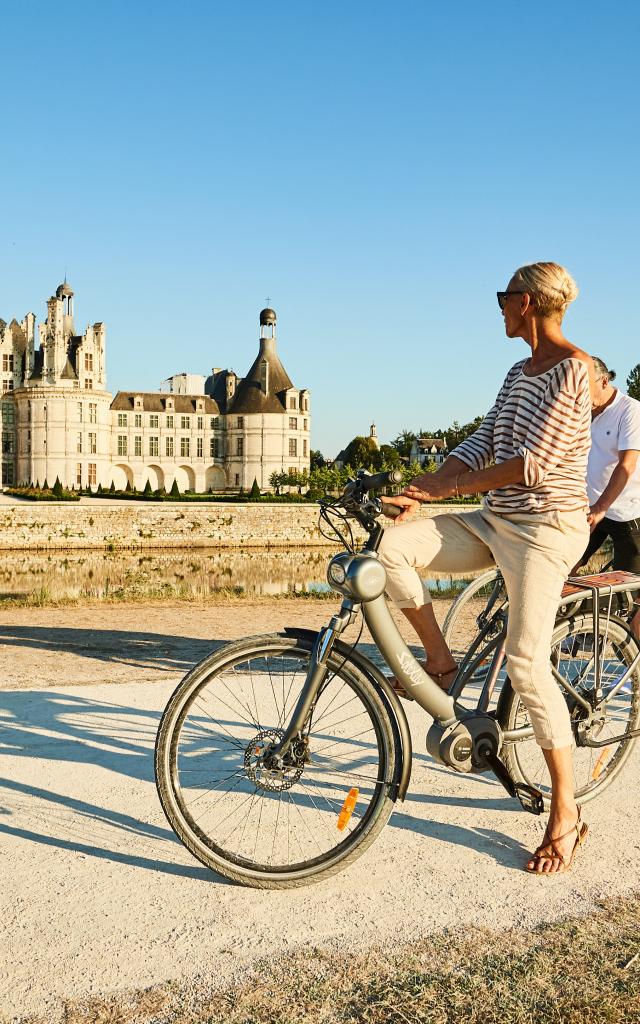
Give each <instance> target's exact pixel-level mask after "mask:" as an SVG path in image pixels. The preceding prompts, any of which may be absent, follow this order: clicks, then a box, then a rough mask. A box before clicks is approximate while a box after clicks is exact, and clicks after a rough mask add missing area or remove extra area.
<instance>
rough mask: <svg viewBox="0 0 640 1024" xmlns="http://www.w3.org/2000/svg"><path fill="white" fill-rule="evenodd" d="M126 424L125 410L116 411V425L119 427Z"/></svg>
mask: <svg viewBox="0 0 640 1024" xmlns="http://www.w3.org/2000/svg"><path fill="white" fill-rule="evenodd" d="M126 425H127V414H126V412H119V413H118V426H119V427H126Z"/></svg>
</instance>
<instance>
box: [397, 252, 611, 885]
mask: <svg viewBox="0 0 640 1024" xmlns="http://www.w3.org/2000/svg"><path fill="white" fill-rule="evenodd" d="M577 294H578V289H577V286H576V284H575V281H574V280H573V278H572V277H571V275H570V274H569V273H568V271H567V270H565V269H564V267H561V266H559V265H558V264H557V263H534V264H531V265H528V266H524V267H520V269H519V270H517V271H516V272H515V274H514V275H513V276H512V278H511V280H510V281H509V283H508V285H507V287H506V289H505V291H501V292H498V293H497V295H498V304H499V306H500V310H501V311H502V315H503V317H504V327H505V332H506V335H507V337H508V338H522V339H523V340H524V341H525V342H526V344H527V345H528V346H529V347H530V349H531V352H530V354H529V356H528V357H527V358H525V359H522V360H520V361H519V362H517V363H516V364H515V365H514V366H513V367H512V368H511V369H510V370H509V372H508V374H507V376H506V378H505V380H504V383H503V384H502V387H501V388H500V391H499V392H498V396H497V398H496V402H495V404H494V406H493V408H492V409H491V410H490V412H489V413H488V414H487V416H486V417H485V419H484V420H483V422H482V424H481V425H480V427H479V428H478V430H477V431H476V432H475V434H473V435H472V436H471V437H469V438H467V440H465V441H464V442H463V443H462V444H461V445H459V446H458V448H456V449H455V451H454V452H452V454H451V455H450V456H449V458H448V459H447V460H446V462H445V463H444V465H443V466H442V467H441V468H440V469H439V470H438V471H437V472H436V473H427V474H425V475H423V476H420V477H417V478H416V479H415V480H414V481H413V482H412V484H411V485H410V486H409V487H407V488H406V489H405V491H404V492H403V494H401V495H399V496H395V497H393V498H385V499H383V501H385V502H386V503H389V504H392V505H396V506H397V505H399V506H401V509H402V511H401V513H400V515H398V517H397V519H396V523H395V525H394V527H393V528H391V529H388V530H386V531H385V535H384V539H383V541H382V544H381V547H380V558H381V561H382V563H383V565H384V567H385V569H386V572H387V579H388V585H387V592H388V594H389V596H390V597H391V599H392V600H393V601H394V602H395V603H396V604H397V605H398V607H400V608H401V609H402V612H403V613H404V615H405V616H406V618H407V619H408V620H409V622H410V623H411V625H412V626H413V627H414V629H415V630H416V632H417V634H418V636H419V638H420V640H421V642H422V644H423V645H424V649H425V655H426V658H427V662H428V669H429V674H430V675H431V677H432V678H436V679H437V680H438V681H439V682H440V685H442V686H443V687H444V688H445V689H448V688H449V686H450V685H451V683H452V681H453V678H454V676H455V672H456V665H455V662H454V661H453V657H452V655H451V652H450V651H449V649H448V647H447V645H446V643H445V641H444V639H443V636H442V633H441V631H440V628H439V626H438V624H437V622H436V619H435V615H434V613H433V608H432V605H431V597H430V595H429V592H428V590H427V589H426V587H425V586H424V585H423V583H422V581H421V578H420V576H419V575H418V571H417V570H418V569H424V568H427V567H429V568H431V569H432V570H434V571H436V572H465V571H481V570H483V569H486V568H489V567H490V566H493V565H497V566H498V567H499V568H500V570H501V572H502V575H503V577H504V580H505V584H506V589H507V595H508V599H509V621H508V629H507V637H506V652H507V662H508V666H507V670H508V673H509V678H510V679H511V683H512V685H513V687H514V689H515V690H516V691H517V693H518V694H519V695H520V697H521V699H522V701H523V703H524V704H525V705H526V707H527V709H528V711H529V715H530V718H531V724H532V726H533V729H534V732H535V737H536V741H537V743H538V745H539V746H540V747H541V749H542V752H543V755H544V758H545V761H546V764H547V767H548V770H549V774H550V776H551V785H552V798H551V806H550V813H549V820H548V823H547V828H546V831H545V835H544V838H543V842H542V844H541V845H540V846H539V847H538V849H537V850H536V851H535V852H534V853H533V855H532V856H531V858H530V859H529V861H528V863H527V869H528V870H529V871H532V872H535V873H538V874H552V873H557V872H561V871H566V870H567V869H568V868H569V867H570V866H571V864H572V862H573V857H574V854H575V852H576V850H577V848H578V846H579V845H581V844H582V842H583V841H584V839H585V838H586V834H587V826H586V824H584V823H583V822H582V821H581V818H580V812H579V810H578V807H577V805H576V802H575V799H574V787H573V771H572V742H573V740H572V732H571V725H570V719H569V711H568V708H567V705H566V702H565V700H564V697H563V696H562V693H561V691H560V688H559V687H558V685H557V684H556V683H555V681H554V679H553V676H552V672H551V668H550V663H549V651H550V645H551V636H552V631H553V625H554V621H555V616H556V611H557V607H558V601H559V598H560V593H561V590H562V586H563V583H564V581H565V579H566V577H567V575H568V573H569V571H570V569H571V567H572V566H573V565H575V563H576V562H577V560H578V558H579V557H580V555H581V554H582V552H583V551H584V549H585V547H586V544H587V542H588V539H589V524H588V521H587V513H588V511H589V505H588V501H587V494H586V485H585V476H586V467H587V459H588V455H589V447H590V426H591V394H590V379H591V378H592V376H593V368H592V361H591V358H590V356H589V355H587V353H586V352H584V351H583V350H582V349H580V348H578V347H577V346H576V345H574V344H572V342H570V341H568V340H567V338H565V336H564V334H563V332H562V319H563V316H564V314H565V311H566V309H567V307H568V305H569V303H570V302H572V301H573V300H574V299H575V297H576V296H577ZM492 463H494V464H492ZM478 492H482V493H484V494H485V495H486V497H485V498H484V502H483V505H482V506H481V507H480V508H479V509H477V510H474V511H472V512H461V513H448V514H444V515H438V516H435V517H434V518H433V519H419V520H416V521H413V522H406V520H407V519H409V517H410V516H411V515H412V514H413V513H414V512H415V511H416V509H417V508H419V505H420V503H421V502H423V501H431V500H433V499H438V498H450V497H453V496H456V497H457V496H459V495H463V494H476V493H478Z"/></svg>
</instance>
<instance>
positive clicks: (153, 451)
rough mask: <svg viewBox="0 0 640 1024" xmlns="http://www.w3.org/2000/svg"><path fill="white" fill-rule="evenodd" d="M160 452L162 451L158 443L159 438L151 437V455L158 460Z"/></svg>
mask: <svg viewBox="0 0 640 1024" xmlns="http://www.w3.org/2000/svg"><path fill="white" fill-rule="evenodd" d="M159 451H160V445H159V443H158V438H157V437H150V438H149V455H153V456H155V458H156V459H157V458H158V452H159Z"/></svg>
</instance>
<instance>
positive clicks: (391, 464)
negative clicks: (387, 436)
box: [376, 444, 402, 469]
mask: <svg viewBox="0 0 640 1024" xmlns="http://www.w3.org/2000/svg"><path fill="white" fill-rule="evenodd" d="M378 458H379V465H378V466H376V469H397V468H398V467H399V466H400V465H401V463H402V457H401V455H400V452H399V451H398V449H397V448H394V447H393V445H391V444H381V445H380V451H379V452H378Z"/></svg>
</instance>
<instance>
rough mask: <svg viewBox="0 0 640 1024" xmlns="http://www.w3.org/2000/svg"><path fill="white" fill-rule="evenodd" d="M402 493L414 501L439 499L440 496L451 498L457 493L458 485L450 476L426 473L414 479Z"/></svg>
mask: <svg viewBox="0 0 640 1024" xmlns="http://www.w3.org/2000/svg"><path fill="white" fill-rule="evenodd" d="M402 493H403V495H406V496H407V497H408V498H412V499H413V500H414V501H437V500H438V499H439V498H451V497H452V496H453V495H454V494H455V493H456V485H455V480H452V479H451V478H450V477H441V476H439V475H438V474H437V473H425V474H424V476H419V477H416V479H415V480H412V481H411V483H410V484H409V485H408V487H405V489H404V491H403V492H402Z"/></svg>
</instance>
